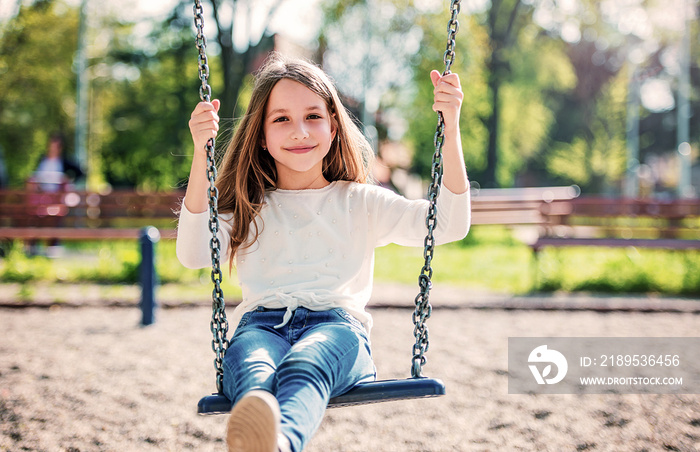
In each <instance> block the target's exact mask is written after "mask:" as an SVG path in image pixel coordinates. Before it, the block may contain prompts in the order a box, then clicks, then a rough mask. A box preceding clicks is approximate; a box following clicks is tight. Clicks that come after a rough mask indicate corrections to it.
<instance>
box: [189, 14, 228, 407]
mask: <svg viewBox="0 0 700 452" xmlns="http://www.w3.org/2000/svg"><path fill="white" fill-rule="evenodd" d="M193 10H194V26H195V27H196V28H197V37H196V39H195V43H196V44H197V49H198V50H199V79H200V80H201V81H202V84H201V86H200V87H199V98H200V99H201V100H202V101H204V102H210V101H211V86H209V63H208V60H207V54H206V48H207V38H206V36H205V35H204V14H203V10H202V2H201V0H195V2H194V8H193ZM214 146H215V140H214V139H213V138H212V139H210V140H209V141H208V142H207V146H206V153H207V178H208V179H209V190H208V194H209V231H210V232H211V240H210V241H209V248H210V250H211V280H212V282H213V283H214V290H213V291H212V315H211V325H210V326H211V332H212V335H213V339H212V341H211V347H212V350H214V353H215V354H216V357H215V358H214V368H215V369H216V389H217V391H218V392H219V394H223V382H224V369H223V360H224V354H225V353H226V349H227V348H228V345H229V341H228V339H226V336H227V335H228V320H226V304H225V302H224V292H223V291H222V290H221V276H222V274H221V242H220V241H219V236H218V232H219V207H218V199H219V190H218V189H217V188H216V175H217V171H216V162H215V160H214Z"/></svg>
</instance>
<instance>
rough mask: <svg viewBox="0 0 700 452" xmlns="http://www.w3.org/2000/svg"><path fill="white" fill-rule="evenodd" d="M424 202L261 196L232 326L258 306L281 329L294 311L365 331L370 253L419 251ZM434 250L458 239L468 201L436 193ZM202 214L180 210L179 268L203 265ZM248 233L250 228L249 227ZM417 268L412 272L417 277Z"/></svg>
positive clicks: (241, 260)
mask: <svg viewBox="0 0 700 452" xmlns="http://www.w3.org/2000/svg"><path fill="white" fill-rule="evenodd" d="M427 209H428V201H426V200H416V201H410V200H407V199H406V198H404V197H402V196H399V195H397V194H395V193H394V192H392V191H390V190H387V189H384V188H381V187H378V186H375V185H369V184H358V183H354V182H345V181H337V182H333V183H331V184H330V185H328V186H326V187H324V188H320V189H315V190H314V189H311V190H275V191H272V192H270V193H268V194H267V195H265V205H264V206H263V208H262V210H261V211H260V216H259V218H258V219H257V220H256V221H257V222H258V225H259V228H260V231H261V233H260V236H259V237H258V240H257V241H256V242H255V243H254V244H253V245H251V246H250V247H249V248H245V249H239V250H238V251H237V253H236V256H235V262H234V263H235V266H236V269H237V273H238V279H239V281H240V284H241V288H242V293H243V301H242V302H241V303H240V304H239V305H238V307H237V308H236V309H235V310H234V312H233V315H232V316H231V318H230V324H231V325H233V326H234V327H235V326H236V325H237V324H238V322H239V321H240V318H241V317H242V316H243V314H244V313H245V312H248V311H251V310H253V309H255V308H256V307H258V306H264V307H267V308H287V315H286V317H285V323H286V321H287V320H288V319H289V317H290V316H291V313H292V311H293V310H294V309H296V308H297V307H298V306H303V307H306V308H308V309H311V310H316V311H320V310H327V309H333V308H343V309H345V310H346V311H347V312H349V313H350V314H351V315H353V316H354V317H356V318H357V319H358V320H360V321H361V322H362V323H363V324H364V325H365V327H366V328H367V330H368V331H369V330H370V329H371V327H372V318H371V316H370V315H369V314H368V313H367V312H366V310H365V306H366V305H367V303H368V301H369V298H370V295H371V292H372V274H373V270H374V248H376V247H379V246H384V245H387V244H389V243H397V244H399V245H406V246H423V244H424V242H423V241H424V238H425V235H426V224H425V217H426V213H427ZM437 211H438V218H437V228H436V231H435V238H436V243H437V244H442V243H447V242H451V241H455V240H461V239H462V238H464V237H465V236H466V234H467V232H468V230H469V223H470V195H469V191H467V192H466V193H463V194H460V195H456V194H454V193H451V192H450V191H449V190H447V189H446V188H445V187H444V186H443V187H441V191H440V197H439V199H438V209H437ZM208 216H209V214H208V212H203V213H197V214H195V213H191V212H189V211H188V210H187V209H186V207H185V205H184V203H183V205H182V209H181V212H180V221H179V226H178V235H177V256H178V259H179V260H180V262H181V263H182V264H183V265H184V266H185V267H187V268H204V267H207V266H209V265H211V257H210V252H209V240H210V233H209V229H208ZM220 219H221V222H220V230H219V239H220V241H221V248H222V249H221V256H222V262H225V261H227V260H228V258H229V241H230V232H231V228H232V226H231V215H230V214H222V215H221V216H220ZM251 229H254V228H251ZM418 270H419V269H417V270H416V271H418Z"/></svg>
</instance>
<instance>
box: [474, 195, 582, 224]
mask: <svg viewBox="0 0 700 452" xmlns="http://www.w3.org/2000/svg"><path fill="white" fill-rule="evenodd" d="M579 193H580V189H579V188H578V187H577V186H575V185H572V186H564V187H526V188H488V189H480V190H472V225H482V224H501V225H511V226H512V225H540V224H543V223H544V222H545V221H546V220H545V218H544V217H543V215H542V212H543V211H544V210H546V209H545V206H546V205H548V204H550V203H553V202H559V201H569V200H571V199H574V198H576V197H577V196H578V195H579Z"/></svg>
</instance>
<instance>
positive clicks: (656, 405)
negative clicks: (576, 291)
mask: <svg viewBox="0 0 700 452" xmlns="http://www.w3.org/2000/svg"><path fill="white" fill-rule="evenodd" d="M409 302H410V301H409ZM372 313H373V315H374V319H375V328H374V330H373V333H372V341H373V348H374V354H375V361H376V363H377V367H378V370H379V377H380V378H382V379H386V378H403V377H406V376H407V375H408V374H409V368H410V353H411V348H412V345H413V342H414V341H413V337H412V330H413V325H412V323H411V311H410V310H408V309H387V308H381V309H376V308H375V309H373V310H372ZM209 317H210V309H208V308H204V307H193V308H182V307H181V308H177V309H167V310H161V311H159V312H158V317H157V322H156V323H155V324H154V325H151V326H149V327H140V326H138V322H139V320H140V313H139V311H138V310H137V309H135V308H114V307H112V308H100V307H94V306H90V307H83V308H51V309H44V308H41V309H40V308H25V309H0V331H2V333H1V334H2V336H1V337H2V340H1V341H0V450H2V451H20V450H28V451H72V452H77V451H81V452H85V451H185V450H196V451H221V450H224V449H225V445H224V442H223V438H224V431H225V425H226V419H227V415H219V416H207V417H201V416H198V415H197V414H196V405H197V401H198V400H199V398H200V397H202V396H204V395H206V394H208V393H210V392H212V391H214V386H215V385H214V378H213V375H214V370H213V364H212V360H213V352H212V350H211V333H210V331H209ZM698 319H699V317H698V315H696V314H690V313H634V312H626V313H624V312H609V313H604V314H603V313H595V312H587V311H582V312H567V311H527V310H525V311H521V310H516V311H509V310H476V309H440V308H439V306H437V307H436V309H435V311H434V313H433V317H432V318H431V319H430V322H429V325H430V339H431V342H430V351H429V354H428V363H427V365H426V367H425V369H424V373H425V374H426V375H428V376H431V377H436V378H440V379H442V380H443V381H444V382H445V384H446V386H447V391H448V395H446V396H444V397H442V398H438V399H425V400H417V401H402V402H391V403H382V404H375V405H367V406H363V407H352V408H340V409H332V410H329V411H328V412H327V414H326V417H325V418H324V421H323V424H322V426H321V428H320V430H319V432H318V433H317V435H316V436H315V437H314V438H313V440H312V441H311V443H310V444H309V445H308V447H307V448H306V451H308V452H334V451H362V452H367V451H377V452H389V451H401V452H406V451H639V452H641V451H662V450H671V451H697V450H700V395H609V394H606V395H509V394H508V377H507V371H508V363H507V347H508V343H507V338H508V337H509V336H547V337H549V336H623V337H633V336H697V331H698V326H699V325H700V323H699V322H698Z"/></svg>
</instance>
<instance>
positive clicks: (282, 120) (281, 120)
mask: <svg viewBox="0 0 700 452" xmlns="http://www.w3.org/2000/svg"><path fill="white" fill-rule="evenodd" d="M286 120H287V117H286V116H280V117H279V118H276V119H275V120H273V121H272V122H284V121H286Z"/></svg>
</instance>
